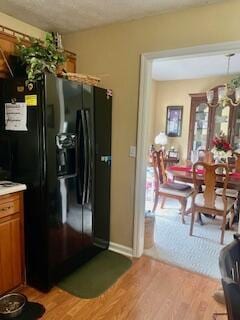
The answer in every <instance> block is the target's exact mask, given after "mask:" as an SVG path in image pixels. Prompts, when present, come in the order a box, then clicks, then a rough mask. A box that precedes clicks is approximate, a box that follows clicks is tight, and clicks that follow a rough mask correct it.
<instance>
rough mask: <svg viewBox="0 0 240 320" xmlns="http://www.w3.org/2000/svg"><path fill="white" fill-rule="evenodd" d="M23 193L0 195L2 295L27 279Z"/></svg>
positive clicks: (0, 288)
mask: <svg viewBox="0 0 240 320" xmlns="http://www.w3.org/2000/svg"><path fill="white" fill-rule="evenodd" d="M23 238H24V236H23V193H22V192H16V193H12V194H9V195H4V196H0V295H1V294H3V293H5V292H7V291H10V290H12V289H14V288H16V287H17V286H19V285H20V284H22V283H24V281H25V267H24V239H23Z"/></svg>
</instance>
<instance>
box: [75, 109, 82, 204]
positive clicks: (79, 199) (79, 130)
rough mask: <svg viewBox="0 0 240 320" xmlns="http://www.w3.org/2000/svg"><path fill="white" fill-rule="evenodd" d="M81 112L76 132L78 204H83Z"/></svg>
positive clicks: (78, 114) (78, 112)
mask: <svg viewBox="0 0 240 320" xmlns="http://www.w3.org/2000/svg"><path fill="white" fill-rule="evenodd" d="M81 118H82V117H81V112H80V110H79V111H77V123H76V129H77V130H76V131H77V143H76V173H77V176H76V179H77V188H76V191H77V202H78V203H79V204H82V190H83V187H82V183H81V166H82V163H81V160H80V152H81V148H80V144H81V139H82V120H81Z"/></svg>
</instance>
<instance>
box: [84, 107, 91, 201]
mask: <svg viewBox="0 0 240 320" xmlns="http://www.w3.org/2000/svg"><path fill="white" fill-rule="evenodd" d="M85 115H86V124H87V148H88V163H87V167H88V175H87V190H86V203H88V202H89V198H90V185H91V161H92V154H91V132H90V123H89V110H85Z"/></svg>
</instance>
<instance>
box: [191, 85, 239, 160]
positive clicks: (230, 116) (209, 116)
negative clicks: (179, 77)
mask: <svg viewBox="0 0 240 320" xmlns="http://www.w3.org/2000/svg"><path fill="white" fill-rule="evenodd" d="M218 88H219V86H218V87H215V88H214V89H213V90H214V99H213V104H214V106H209V105H208V104H207V96H206V93H205V92H204V93H193V94H190V97H191V113H190V122H189V137H188V159H190V155H191V151H192V150H194V151H195V150H200V149H204V150H209V149H211V148H212V140H213V138H214V137H215V136H219V135H220V134H224V135H225V136H227V138H228V140H229V142H230V143H231V144H232V146H233V149H234V150H235V149H238V148H240V106H237V107H234V106H225V107H224V106H222V105H219V104H217V91H218Z"/></svg>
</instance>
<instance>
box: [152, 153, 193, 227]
mask: <svg viewBox="0 0 240 320" xmlns="http://www.w3.org/2000/svg"><path fill="white" fill-rule="evenodd" d="M152 159H153V168H154V177H155V200H154V205H153V209H152V212H155V210H156V208H157V205H158V202H159V197H160V196H161V197H162V203H161V208H163V206H164V203H165V200H166V199H167V198H172V199H176V200H178V201H179V202H180V204H181V209H180V213H181V214H182V223H185V220H184V215H185V213H186V207H187V199H188V197H189V196H191V195H192V193H193V189H192V188H191V187H190V186H189V185H187V184H183V183H176V182H170V181H168V177H167V173H166V170H165V167H164V159H163V152H162V151H161V150H160V151H153V153H152Z"/></svg>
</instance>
